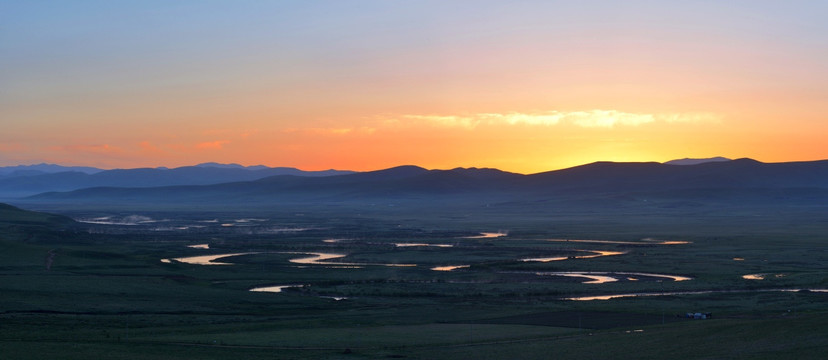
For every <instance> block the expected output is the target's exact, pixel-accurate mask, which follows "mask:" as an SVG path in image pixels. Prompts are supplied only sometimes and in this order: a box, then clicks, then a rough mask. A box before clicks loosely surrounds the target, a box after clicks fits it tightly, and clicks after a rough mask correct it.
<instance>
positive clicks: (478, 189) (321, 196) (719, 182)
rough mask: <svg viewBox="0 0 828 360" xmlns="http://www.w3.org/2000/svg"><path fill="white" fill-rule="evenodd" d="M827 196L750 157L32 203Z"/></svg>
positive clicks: (126, 193)
mask: <svg viewBox="0 0 828 360" xmlns="http://www.w3.org/2000/svg"><path fill="white" fill-rule="evenodd" d="M826 194H828V161H813V162H792V163H774V164H766V163H761V162H758V161H755V160H750V159H739V160H733V161H728V162H707V163H702V164H698V165H687V166H674V165H666V164H660V163H654V162H653V163H612V162H598V163H593V164H588V165H583V166H578V167H574V168H569V169H563V170H557V171H551V172H545V173H539V174H533V175H520V174H513V173H507V172H503V171H500V170H496V169H461V168H458V169H453V170H426V169H423V168H419V167H416V166H401V167H396V168H391V169H386V170H380V171H372V172H365V173H356V174H348V175H337V176H329V177H299V176H290V175H281V176H272V177H267V178H263V179H259V180H256V181H248V182H232V183H223V184H217V185H203V186H175V187H153V188H112V187H109V188H90V189H82V190H77V191H72V192H68V193H48V194H41V195H38V196H34V197H32V198H30V199H29V200H32V201H57V202H65V201H76V202H98V201H106V202H114V203H117V202H138V203H140V202H160V203H164V202H179V203H186V202H204V203H213V202H215V203H228V204H229V203H239V204H243V203H278V202H373V201H379V200H394V201H464V202H469V203H474V202H479V203H489V202H491V201H493V200H497V201H519V202H537V201H546V200H556V201H557V200H561V199H573V201H576V200H578V201H581V200H584V199H593V200H594V201H596V202H601V201H606V202H609V201H634V200H635V199H646V198H654V197H656V198H663V199H669V198H674V199H688V200H698V199H708V200H709V199H722V200H724V199H730V201H748V199H750V201H772V199H774V198H777V199H778V198H784V199H789V198H796V199H798V200H797V201H800V200H801V201H811V200H809V199H812V200H813V201H820V199H823V198H824V197H825V196H826Z"/></svg>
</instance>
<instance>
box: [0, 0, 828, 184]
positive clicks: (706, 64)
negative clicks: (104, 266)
mask: <svg viewBox="0 0 828 360" xmlns="http://www.w3.org/2000/svg"><path fill="white" fill-rule="evenodd" d="M826 16H828V2H822V1H761V0H750V1H693V0H690V1H635V0H631V1H591V0H587V1H486V0H452V1H444V0H441V1H409V0H398V1H393V0H389V1H358V0H353V1H352V0H335V1H306V0H298V1H244V0H234V1H229V0H228V1H211V0H201V1H188V0H177V1H166V0H163V1H154V0H142V1H109V0H107V1H92V0H79V1H30V0H20V1H11V0H0V166H10V165H20V164H35V163H42V162H46V163H58V164H62V165H84V166H96V167H101V168H135V167H156V166H167V167H176V166H185V165H194V164H198V163H202V162H210V161H214V162H222V163H239V164H243V165H258V164H263V165H268V166H290V167H297V168H300V169H303V170H322V169H331V168H333V169H348V170H357V171H366V170H377V169H383V168H388V167H392V166H398V165H404V164H413V165H419V166H423V167H426V168H430V169H449V168H455V167H494V168H499V169H502V170H507V171H513V172H519V173H526V174H528V173H536V172H541V171H548V170H554V169H561V168H566V167H571V166H576V165H581V164H586V163H590V162H594V161H660V162H661V161H667V160H671V159H677V158H685V157H691V158H705V157H713V156H725V157H730V158H741V157H750V158H753V159H757V160H760V161H765V162H782V161H806V160H817V159H828V146H826V145H825V142H826V140H828V116H826V114H828V22H826V21H825V20H824V19H825V17H826Z"/></svg>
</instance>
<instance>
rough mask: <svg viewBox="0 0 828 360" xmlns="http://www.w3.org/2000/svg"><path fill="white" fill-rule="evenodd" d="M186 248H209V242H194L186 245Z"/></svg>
mask: <svg viewBox="0 0 828 360" xmlns="http://www.w3.org/2000/svg"><path fill="white" fill-rule="evenodd" d="M187 247H188V248H193V249H209V248H210V244H195V245H187Z"/></svg>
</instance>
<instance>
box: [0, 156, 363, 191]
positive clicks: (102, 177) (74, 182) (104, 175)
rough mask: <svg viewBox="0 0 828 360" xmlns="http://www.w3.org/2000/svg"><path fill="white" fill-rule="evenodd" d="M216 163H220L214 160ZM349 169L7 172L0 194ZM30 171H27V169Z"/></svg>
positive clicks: (232, 179)
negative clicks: (13, 173)
mask: <svg viewBox="0 0 828 360" xmlns="http://www.w3.org/2000/svg"><path fill="white" fill-rule="evenodd" d="M218 165H220V164H218ZM350 173H352V172H350V171H337V170H326V171H302V170H298V169H294V168H267V167H261V166H254V167H242V166H241V165H236V166H233V165H224V166H221V165H220V166H214V165H213V164H200V165H197V166H185V167H180V168H175V169H164V168H138V169H115V170H105V171H100V172H97V173H94V174H88V173H84V172H79V171H66V172H57V173H45V174H42V173H36V174H34V175H26V174H27V173H18V174H22V175H21V176H12V175H11V174H10V175H8V176H6V177H5V178H2V179H0V196H2V197H7V198H12V197H22V196H28V195H33V194H37V193H42V192H50V191H70V190H76V189H83V188H91V187H158V186H174V185H207V184H221V183H227V182H237V181H252V180H257V179H261V178H265V177H269V176H276V175H295V176H309V177H316V176H332V175H341V174H350ZM29 174H30V173H29Z"/></svg>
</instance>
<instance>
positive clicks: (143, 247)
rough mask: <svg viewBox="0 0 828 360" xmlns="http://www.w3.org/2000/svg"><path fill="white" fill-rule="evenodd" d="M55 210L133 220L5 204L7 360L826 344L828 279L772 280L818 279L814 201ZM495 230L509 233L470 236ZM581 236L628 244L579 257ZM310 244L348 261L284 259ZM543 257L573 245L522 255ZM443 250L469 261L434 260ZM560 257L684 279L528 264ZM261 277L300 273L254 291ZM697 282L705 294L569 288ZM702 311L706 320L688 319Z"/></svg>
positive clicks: (654, 288) (602, 351)
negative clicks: (72, 221) (191, 260)
mask: <svg viewBox="0 0 828 360" xmlns="http://www.w3.org/2000/svg"><path fill="white" fill-rule="evenodd" d="M55 210H59V211H60V212H61V213H63V214H66V215H69V216H71V217H73V218H76V219H87V220H88V219H98V220H97V221H98V222H105V221H102V220H100V219H103V218H107V219H108V220H106V221H111V222H119V221H120V222H121V223H124V222H123V220H125V219H127V220H130V221H133V222H134V223H133V224H131V225H106V224H90V223H85V224H81V225H79V226H77V227H70V228H66V227H64V226H63V225H61V226H58V225H56V224H55V223H54V222H55V221H56V220H55V218H54V217H42V216H41V217H38V216H40V215H32V214H29V213H27V214H21V213H16V214H15V215H14V216H15V217H8V218H7V220H5V224H6V225H4V226H5V227H4V232H3V233H2V234H0V291H2V297H0V358H2V359H34V358H37V359H41V358H59V359H76V358H77V359H88V358H110V359H180V358H188V359H226V358H231V357H239V358H245V359H265V358H267V359H273V358H278V359H340V358H341V359H369V358H403V357H404V358H411V359H462V358H475V359H506V358H525V359H546V358H562V359H567V358H577V359H585V358H586V359H592V358H618V359H624V358H637V359H639V358H644V359H646V358H653V359H655V358H665V357H670V358H676V359H685V358H686V359H696V358H746V359H774V358H800V359H801V358H814V359H816V358H821V355H823V354H824V352H825V351H826V350H828V326H826V324H828V293H822V292H813V291H776V290H778V289H787V290H795V289H826V288H828V270H826V269H825V266H824V264H826V263H828V247H826V246H825V244H826V241H828V238H826V237H828V222H826V221H825V220H824V219H825V218H826V217H825V213H824V211H822V210H819V209H817V210H818V211H814V209H807V211H806V210H801V211H800V210H790V211H787V210H786V211H778V209H772V208H768V209H724V210H718V211H697V210H694V209H690V210H681V211H676V210H673V211H671V212H669V213H666V214H665V213H664V212H658V211H651V210H650V209H646V208H637V209H623V210H618V212H604V213H600V214H594V213H590V212H589V211H588V210H585V209H568V211H563V210H554V211H553V210H542V211H529V210H527V209H524V208H518V207H509V206H504V207H500V208H497V209H490V208H482V209H456V208H451V207H450V206H448V205H447V206H446V207H439V208H434V209H427V210H428V211H425V210H426V209H398V208H394V207H383V208H378V207H373V206H366V207H361V208H340V207H335V206H324V207H322V206H320V207H306V208H302V209H295V208H290V209H273V208H271V209H257V210H256V211H251V210H237V211H236V210H232V209H230V210H228V209H226V210H224V211H221V212H219V211H209V210H204V209H198V210H196V209H186V210H187V211H180V210H176V211H170V210H158V209H148V208H145V209H130V210H129V211H124V210H123V209H105V208H86V209H55ZM461 210H462V211H461ZM530 210H531V209H530ZM134 215H140V217H136V216H134ZM130 216H132V217H130ZM136 219H137V221H136ZM58 222H59V223H61V224H63V223H62V222H60V221H58ZM21 224H23V225H21ZM230 225H232V226H230ZM497 231H503V232H508V236H503V237H496V238H469V237H470V236H474V235H478V234H479V233H480V232H497ZM31 234H37V236H32V235H31ZM552 239H593V240H603V241H616V242H617V243H612V242H595V243H584V242H573V241H570V242H561V241H549V240H552ZM643 239H657V240H673V241H682V242H686V243H684V244H675V245H662V244H658V243H657V242H655V241H650V240H643ZM325 240H336V241H327V242H326V241H325ZM397 243H417V244H432V245H451V247H433V246H411V247H399V246H397V245H395V244H397ZM196 244H209V249H198V248H190V247H188V245H196ZM586 250H591V251H613V252H619V253H623V254H620V255H614V256H603V257H595V258H588V259H583V258H577V257H578V256H579V255H583V254H585V251H586ZM238 252H245V253H250V254H248V255H243V256H235V257H232V258H228V259H223V260H225V261H228V262H232V263H233V264H234V265H225V266H221V265H213V266H205V265H192V264H186V263H181V262H177V261H172V262H171V263H162V262H161V261H160V260H161V259H169V258H180V257H186V256H196V255H207V254H224V253H238ZM312 252H325V253H337V254H343V255H346V256H345V257H343V258H340V259H336V260H332V261H339V262H343V263H350V264H359V265H352V266H342V267H336V266H326V265H318V264H296V263H293V262H291V261H290V260H291V259H295V258H297V257H301V256H302V255H301V254H302V253H312ZM536 257H564V258H566V259H565V260H560V261H550V262H526V261H522V259H525V258H536ZM50 259H51V262H49V261H50ZM47 264H49V265H47ZM386 264H416V265H417V266H405V267H400V266H386ZM444 265H469V267H467V268H462V269H457V270H454V271H448V272H444V271H433V270H431V269H430V268H431V267H434V266H444ZM564 271H593V272H607V273H611V274H614V273H655V274H672V275H681V276H686V277H691V278H692V280H689V281H678V282H675V281H670V280H665V279H662V278H657V277H648V276H638V275H635V276H633V275H628V276H618V279H619V280H618V281H615V282H610V283H605V284H584V283H583V281H584V279H578V278H569V277H561V276H543V275H538V273H544V272H564ZM745 274H765V279H764V280H747V279H744V278H743V277H742V276H743V275H745ZM630 278H633V279H630ZM267 285H299V287H295V288H288V289H285V290H284V291H283V292H281V293H257V292H250V291H248V290H249V289H251V288H253V287H257V286H267ZM693 291H708V292H704V293H698V294H682V295H665V296H647V297H629V298H619V299H612V300H606V301H569V300H563V299H564V298H568V297H576V296H588V295H602V294H622V293H655V294H660V293H671V292H693ZM342 298H344V299H342ZM697 311H699V312H710V313H713V319H710V320H689V319H685V318H683V317H681V316H682V315H683V314H685V313H686V312H697Z"/></svg>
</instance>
